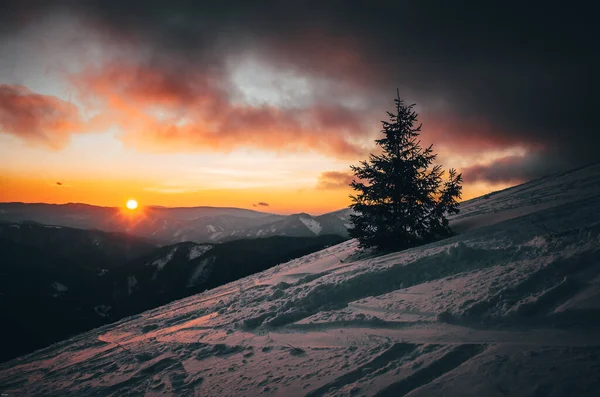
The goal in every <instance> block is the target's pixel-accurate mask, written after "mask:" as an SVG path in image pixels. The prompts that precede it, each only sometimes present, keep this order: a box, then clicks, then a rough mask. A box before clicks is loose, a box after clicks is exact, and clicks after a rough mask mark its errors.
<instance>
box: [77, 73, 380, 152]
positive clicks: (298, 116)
mask: <svg viewBox="0 0 600 397" xmlns="http://www.w3.org/2000/svg"><path fill="white" fill-rule="evenodd" d="M224 79H225V78H224V76H222V75H220V74H219V73H217V72H213V73H209V72H205V73H201V72H191V71H185V70H179V71H178V70H172V69H171V68H170V67H162V68H161V67H158V66H144V65H142V66H140V65H117V64H116V63H113V64H111V65H108V66H106V67H103V68H99V69H95V70H88V71H86V72H84V73H82V74H80V75H78V76H75V77H74V79H73V81H74V82H75V84H76V85H77V86H78V88H79V89H80V91H81V92H82V97H85V98H87V99H84V100H85V101H86V102H87V104H88V105H89V106H96V107H97V108H98V109H99V110H100V114H99V115H98V116H96V117H95V118H94V120H93V122H94V123H95V124H96V126H97V125H98V124H99V125H101V126H103V127H108V126H110V125H117V126H118V127H120V129H121V130H122V132H123V134H122V136H121V139H122V140H123V141H124V142H125V143H126V144H128V145H130V146H132V147H135V148H138V149H141V150H147V151H195V150H203V149H210V150H219V151H230V150H234V149H237V148H247V147H251V148H258V149H267V150H274V151H315V152H319V153H324V154H329V155H335V156H342V157H353V156H357V155H364V153H365V150H364V149H363V148H362V147H361V146H360V145H358V144H356V143H355V141H356V140H357V139H359V138H360V137H361V136H362V135H363V134H365V133H369V132H371V131H369V130H368V129H367V128H365V120H364V114H361V113H358V112H355V111H353V110H352V109H349V108H346V107H343V106H341V105H339V106H338V105H331V104H319V103H315V104H314V105H311V106H307V107H302V108H278V107H276V106H272V105H264V104H263V105H252V104H246V103H238V102H236V101H235V100H236V98H235V97H232V93H233V92H235V89H233V88H231V87H227V86H224V84H225V83H223V81H224Z"/></svg>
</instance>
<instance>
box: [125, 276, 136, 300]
mask: <svg viewBox="0 0 600 397" xmlns="http://www.w3.org/2000/svg"><path fill="white" fill-rule="evenodd" d="M137 286H138V281H137V278H135V276H129V277H127V294H128V295H131V294H133V292H134V291H135V289H136V288H137Z"/></svg>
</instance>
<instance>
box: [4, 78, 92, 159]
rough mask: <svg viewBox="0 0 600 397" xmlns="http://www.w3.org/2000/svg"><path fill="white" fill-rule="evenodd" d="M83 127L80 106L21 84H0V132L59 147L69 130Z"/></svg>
mask: <svg viewBox="0 0 600 397" xmlns="http://www.w3.org/2000/svg"><path fill="white" fill-rule="evenodd" d="M83 129H84V128H83V124H82V121H81V118H80V115H79V110H78V109H77V107H76V106H74V105H73V104H71V103H69V102H66V101H63V100H62V99H59V98H57V97H54V96H50V95H40V94H36V93H34V92H31V91H30V90H29V89H27V88H26V87H23V86H20V85H8V84H0V132H4V133H6V134H10V135H14V136H16V137H18V138H20V139H22V140H24V141H26V142H29V143H32V144H38V145H43V146H46V147H49V148H52V149H60V148H62V147H63V146H64V145H65V144H66V143H67V142H68V140H69V137H70V135H71V134H75V133H78V132H82V131H83Z"/></svg>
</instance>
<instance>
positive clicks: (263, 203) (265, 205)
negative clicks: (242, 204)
mask: <svg viewBox="0 0 600 397" xmlns="http://www.w3.org/2000/svg"><path fill="white" fill-rule="evenodd" d="M252 206H253V207H268V206H269V203H265V202H264V201H259V202H258V203H256V204H252Z"/></svg>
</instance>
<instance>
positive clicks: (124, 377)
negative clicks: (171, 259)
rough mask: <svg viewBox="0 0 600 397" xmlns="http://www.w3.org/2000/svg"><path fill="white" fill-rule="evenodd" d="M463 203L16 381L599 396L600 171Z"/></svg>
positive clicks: (99, 343) (229, 391)
mask: <svg viewBox="0 0 600 397" xmlns="http://www.w3.org/2000/svg"><path fill="white" fill-rule="evenodd" d="M461 207H462V209H463V212H462V213H461V214H459V215H458V216H456V217H455V218H454V219H453V224H454V225H456V226H457V229H460V230H461V234H460V235H457V236H455V237H452V238H449V239H445V240H442V241H439V242H436V243H433V244H429V245H426V246H422V247H418V248H413V249H409V250H405V251H402V252H397V253H392V254H389V255H385V256H378V257H373V256H369V255H368V254H365V253H359V252H357V244H356V242H355V241H353V240H351V241H347V242H344V243H342V244H339V245H336V246H333V247H329V248H327V249H325V250H322V251H319V252H315V253H313V254H310V255H307V256H305V257H302V258H298V259H295V260H292V261H290V262H288V263H284V264H281V265H279V266H276V267H274V268H271V269H269V270H266V271H264V272H262V273H258V274H255V275H252V276H250V277H246V278H244V279H241V280H238V281H235V282H232V283H229V284H227V285H224V286H221V287H219V288H216V289H214V290H211V291H207V292H204V293H202V294H199V295H195V296H192V297H188V298H185V299H182V300H179V301H176V302H172V303H170V304H168V305H165V306H163V307H160V308H156V309H153V310H149V311H147V312H144V313H141V314H139V315H135V316H132V317H129V318H126V319H123V320H121V321H119V322H117V323H115V324H111V325H107V326H103V327H100V328H97V329H95V330H92V331H89V332H86V333H84V334H81V335H78V336H75V337H74V338H71V339H70V340H67V341H62V342H59V343H57V344H55V345H52V346H50V347H48V348H45V349H42V350H39V351H37V352H34V353H32V354H29V355H26V356H23V357H20V358H18V359H15V360H12V361H9V362H7V363H3V364H0V390H1V391H2V392H3V393H7V394H8V395H9V396H11V395H36V396H37V395H43V396H80V395H102V396H123V395H144V396H154V395H171V396H194V395H197V396H257V395H266V396H271V395H273V396H304V395H306V396H354V395H365V396H411V397H414V396H432V395H442V394H443V395H446V396H482V395H491V396H508V395H510V396H530V395H540V396H541V395H544V396H546V395H552V396H570V395H589V396H596V395H599V393H600V380H598V377H597V373H598V370H599V369H600V332H598V331H600V330H599V329H598V327H599V326H600V211H599V210H598V208H600V165H594V166H591V167H587V168H583V169H580V170H576V171H574V172H572V173H570V174H565V175H561V176H557V177H552V178H547V179H543V180H540V181H535V182H531V183H529V184H525V185H522V186H519V187H515V188H511V189H508V190H505V191H503V192H498V193H495V194H492V195H489V197H488V198H478V199H475V200H471V201H469V202H466V203H464V204H463V205H462V206H461ZM249 259H250V258H249ZM586 393H587V394H586Z"/></svg>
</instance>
